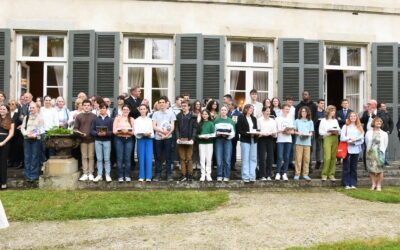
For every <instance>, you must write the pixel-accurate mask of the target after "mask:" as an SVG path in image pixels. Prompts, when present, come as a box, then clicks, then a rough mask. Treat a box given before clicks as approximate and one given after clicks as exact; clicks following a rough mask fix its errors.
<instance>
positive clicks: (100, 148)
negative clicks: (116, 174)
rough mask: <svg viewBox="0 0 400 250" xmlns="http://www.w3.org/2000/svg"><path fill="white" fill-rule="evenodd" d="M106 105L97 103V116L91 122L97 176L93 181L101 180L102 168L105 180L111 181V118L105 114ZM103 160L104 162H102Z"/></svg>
mask: <svg viewBox="0 0 400 250" xmlns="http://www.w3.org/2000/svg"><path fill="white" fill-rule="evenodd" d="M107 110H108V107H107V105H106V104H105V103H100V104H99V116H97V117H96V119H95V120H94V122H93V123H92V132H91V133H92V136H93V137H94V148H95V151H96V160H97V164H96V165H97V176H96V178H94V180H93V181H94V182H98V181H102V180H103V168H104V169H105V171H106V181H107V182H111V181H112V179H111V176H110V172H111V163H110V154H111V139H112V131H113V120H112V119H111V118H110V117H109V116H108V115H107ZM103 160H104V163H103Z"/></svg>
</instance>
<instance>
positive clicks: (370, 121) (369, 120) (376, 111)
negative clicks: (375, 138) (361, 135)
mask: <svg viewBox="0 0 400 250" xmlns="http://www.w3.org/2000/svg"><path fill="white" fill-rule="evenodd" d="M373 113H374V115H376V114H377V113H378V110H377V109H375V110H374V112H373ZM372 120H374V119H373V118H372V116H370V117H369V118H368V123H367V131H369V130H371V129H372V127H371V123H372Z"/></svg>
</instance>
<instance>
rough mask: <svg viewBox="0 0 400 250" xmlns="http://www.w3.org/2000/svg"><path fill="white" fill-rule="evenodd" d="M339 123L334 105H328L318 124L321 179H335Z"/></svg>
mask: <svg viewBox="0 0 400 250" xmlns="http://www.w3.org/2000/svg"><path fill="white" fill-rule="evenodd" d="M339 129H340V128H339V123H338V120H337V119H336V107H335V106H333V105H329V106H328V107H327V108H326V111H325V118H322V120H321V122H320V124H319V135H320V136H322V137H323V140H324V142H323V146H324V167H323V169H322V173H321V179H322V180H323V181H326V180H327V178H328V177H329V179H330V180H331V181H336V178H335V173H336V151H337V147H338V134H339V132H340V130H339Z"/></svg>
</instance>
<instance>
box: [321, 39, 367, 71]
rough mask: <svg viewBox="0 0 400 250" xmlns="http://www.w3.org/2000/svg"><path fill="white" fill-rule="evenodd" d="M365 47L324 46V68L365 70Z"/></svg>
mask: <svg viewBox="0 0 400 250" xmlns="http://www.w3.org/2000/svg"><path fill="white" fill-rule="evenodd" d="M365 58H366V49H365V48H364V47H357V46H340V45H326V46H325V68H326V69H349V70H365V68H366V66H365Z"/></svg>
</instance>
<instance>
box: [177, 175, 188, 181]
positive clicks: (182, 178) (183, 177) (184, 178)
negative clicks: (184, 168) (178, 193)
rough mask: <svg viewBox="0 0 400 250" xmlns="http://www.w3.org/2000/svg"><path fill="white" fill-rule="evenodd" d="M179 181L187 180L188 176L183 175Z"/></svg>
mask: <svg viewBox="0 0 400 250" xmlns="http://www.w3.org/2000/svg"><path fill="white" fill-rule="evenodd" d="M179 181H187V178H186V176H184V175H183V176H182V177H181V178H180V179H179Z"/></svg>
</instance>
